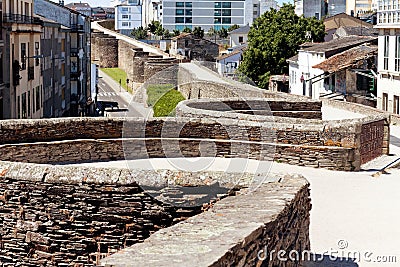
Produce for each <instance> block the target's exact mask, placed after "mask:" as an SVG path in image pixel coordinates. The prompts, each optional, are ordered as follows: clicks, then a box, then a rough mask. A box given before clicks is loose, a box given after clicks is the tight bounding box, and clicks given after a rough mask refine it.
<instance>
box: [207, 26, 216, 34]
mask: <svg viewBox="0 0 400 267" xmlns="http://www.w3.org/2000/svg"><path fill="white" fill-rule="evenodd" d="M216 34H217V31H216V30H215V29H214V28H210V29H209V30H208V32H207V35H208V36H214V35H216Z"/></svg>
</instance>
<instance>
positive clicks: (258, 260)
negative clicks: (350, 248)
mask: <svg viewBox="0 0 400 267" xmlns="http://www.w3.org/2000/svg"><path fill="white" fill-rule="evenodd" d="M310 209H311V203H310V199H309V189H308V182H307V181H305V180H304V179H303V178H300V177H293V176H286V177H283V179H281V180H280V182H274V183H266V184H262V185H261V186H260V187H259V188H258V190H256V191H254V192H252V193H251V194H240V193H239V194H238V195H237V196H235V197H228V198H225V199H223V200H221V201H219V202H217V203H216V204H215V205H214V206H213V207H212V208H211V209H210V210H209V211H207V212H204V213H202V214H199V215H197V216H195V217H192V218H190V219H188V220H186V221H184V222H181V223H179V224H176V225H174V226H172V227H169V228H166V229H162V230H160V231H158V232H157V233H155V234H153V235H151V236H150V237H149V238H148V239H147V240H145V241H144V242H143V243H140V244H135V245H133V246H131V247H129V248H126V249H124V250H122V251H120V252H118V253H116V254H114V255H111V256H110V257H107V258H105V259H103V260H102V265H104V266H107V267H111V266H112V267H119V266H121V267H122V266H138V267H139V266H149V264H150V265H152V266H160V267H161V266H168V267H170V266H287V267H292V266H301V262H300V261H298V262H296V261H291V260H288V261H279V259H278V257H277V254H276V253H277V252H278V251H280V250H285V251H286V253H287V254H289V252H291V251H293V252H294V251H296V252H297V253H298V254H299V255H301V254H302V252H303V251H306V250H309V249H310V241H309V237H308V231H309V229H308V228H309V221H310V218H309V211H310ZM238 211H240V212H238ZM272 251H275V254H274V253H271V252H272ZM293 255H294V253H293ZM286 256H287V255H286Z"/></svg>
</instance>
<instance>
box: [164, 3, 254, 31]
mask: <svg viewBox="0 0 400 267" xmlns="http://www.w3.org/2000/svg"><path fill="white" fill-rule="evenodd" d="M162 9H163V11H162V24H163V26H164V28H166V29H168V30H170V31H172V30H175V29H177V30H183V29H184V28H185V27H188V28H191V29H193V28H194V27H201V28H202V29H204V30H205V31H208V30H209V29H210V28H214V29H216V30H219V29H221V28H222V27H224V28H228V27H230V26H232V25H234V24H237V25H239V26H244V25H246V24H249V25H251V24H252V23H253V21H254V19H255V18H257V17H258V16H259V15H260V2H259V1H256V0H238V1H224V2H221V1H216V0H197V1H192V0H164V1H163V6H162Z"/></svg>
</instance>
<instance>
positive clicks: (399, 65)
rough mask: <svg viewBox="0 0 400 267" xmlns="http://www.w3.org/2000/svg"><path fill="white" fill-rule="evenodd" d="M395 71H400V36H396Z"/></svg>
mask: <svg viewBox="0 0 400 267" xmlns="http://www.w3.org/2000/svg"><path fill="white" fill-rule="evenodd" d="M394 70H395V71H400V36H396V50H395V57H394Z"/></svg>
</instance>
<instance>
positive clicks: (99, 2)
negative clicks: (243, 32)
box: [52, 0, 293, 7]
mask: <svg viewBox="0 0 400 267" xmlns="http://www.w3.org/2000/svg"><path fill="white" fill-rule="evenodd" d="M52 1H53V2H56V3H58V1H57V0H52ZM277 1H278V3H279V5H282V3H288V2H289V3H293V0H290V1H288V0H277ZM74 2H75V3H76V2H79V0H75V1H74V0H64V3H65V4H69V3H74ZM82 2H86V3H89V5H90V6H91V7H97V6H111V1H110V0H82Z"/></svg>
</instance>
